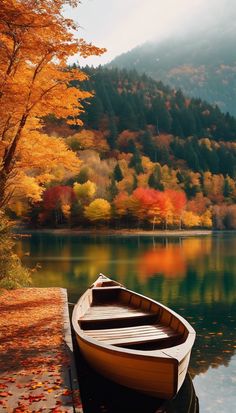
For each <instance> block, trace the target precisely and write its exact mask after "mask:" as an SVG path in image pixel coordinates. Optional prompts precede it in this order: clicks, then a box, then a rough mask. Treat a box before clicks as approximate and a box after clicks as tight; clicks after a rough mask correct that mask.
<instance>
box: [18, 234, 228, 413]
mask: <svg viewBox="0 0 236 413" xmlns="http://www.w3.org/2000/svg"><path fill="white" fill-rule="evenodd" d="M235 252H236V233H216V234H213V235H204V236H186V235H183V236H178V237H174V236H173V237H152V236H149V237H147V236H129V237H127V236H111V237H109V236H78V235H56V234H50V233H48V234H47V233H36V234H33V235H32V237H31V238H25V239H21V240H18V241H17V253H18V254H19V255H20V256H21V257H22V258H23V260H24V263H25V264H26V265H27V266H29V267H34V266H35V265H36V264H39V265H40V268H39V269H38V271H37V272H35V273H33V285H34V286H36V287H55V286H58V287H64V288H67V289H68V293H69V299H70V301H72V302H75V301H76V300H77V299H78V297H79V295H81V294H82V293H83V292H84V291H85V290H86V288H87V287H88V286H89V285H90V284H92V282H93V281H94V280H95V279H96V278H97V275H98V273H100V272H102V273H104V274H105V275H108V276H109V275H110V276H112V278H114V279H116V280H118V281H120V282H121V283H122V284H125V285H126V286H127V287H128V288H130V289H132V290H135V291H137V292H139V293H142V294H144V295H147V296H149V297H152V298H154V299H155V300H157V301H161V302H162V303H163V304H165V305H167V306H169V307H171V308H172V309H173V310H175V311H177V312H178V313H179V314H181V315H183V316H184V317H185V318H186V319H187V320H188V321H189V322H190V323H191V324H192V325H193V327H194V328H195V330H196V332H197V339H196V343H195V345H194V348H193V351H192V357H191V363H190V369H189V370H190V374H191V376H192V378H193V384H194V388H195V392H196V394H197V396H198V398H199V403H200V412H201V413H205V412H220V413H229V412H235V411H236V254H235ZM171 411H172V410H171ZM174 411H175V412H177V413H185V411H182V410H173V412H174ZM123 412H125V413H126V411H125V410H123ZM144 413H147V411H145V412H144Z"/></svg>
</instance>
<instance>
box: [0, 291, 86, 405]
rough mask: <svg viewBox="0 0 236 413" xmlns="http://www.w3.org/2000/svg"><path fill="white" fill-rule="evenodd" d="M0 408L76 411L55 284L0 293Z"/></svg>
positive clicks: (76, 396)
mask: <svg viewBox="0 0 236 413" xmlns="http://www.w3.org/2000/svg"><path fill="white" fill-rule="evenodd" d="M0 315H1V317H0V354H1V358H0V412H7V413H22V412H24V413H26V412H34V413H36V412H37V413H39V412H53V413H60V412H68V413H69V412H73V411H74V407H73V406H77V408H78V411H80V412H82V406H81V402H80V396H79V392H77V391H75V390H74V391H72V390H71V387H70V382H69V374H68V372H69V368H70V357H69V353H68V350H67V348H66V343H65V342H64V324H63V322H64V321H63V296H62V292H61V290H60V289H59V288H47V289H41V288H27V289H18V290H13V291H5V290H4V291H3V290H2V291H0Z"/></svg>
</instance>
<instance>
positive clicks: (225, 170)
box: [11, 66, 236, 229]
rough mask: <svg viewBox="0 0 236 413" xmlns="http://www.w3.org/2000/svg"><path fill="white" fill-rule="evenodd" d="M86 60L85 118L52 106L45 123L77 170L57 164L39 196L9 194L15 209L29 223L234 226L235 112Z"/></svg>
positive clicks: (190, 226) (116, 226)
mask: <svg viewBox="0 0 236 413" xmlns="http://www.w3.org/2000/svg"><path fill="white" fill-rule="evenodd" d="M74 68H76V67H75V66H74ZM83 70H84V71H85V73H86V74H87V75H88V78H87V79H86V80H85V81H83V82H82V83H81V82H80V83H79V86H80V88H81V87H82V89H83V90H84V92H88V93H92V94H93V97H89V98H87V99H86V100H85V102H84V107H85V111H84V112H83V113H82V114H81V115H80V118H82V120H83V126H82V127H81V125H76V124H74V125H73V126H70V127H68V125H66V124H65V122H64V121H63V120H61V121H58V120H56V119H55V118H54V117H53V116H49V117H47V119H46V125H45V127H44V131H46V132H47V133H49V134H51V135H54V136H55V139H58V138H57V137H60V138H63V142H64V144H66V145H67V146H68V148H70V150H71V151H72V152H74V153H75V154H76V155H77V156H78V158H79V160H80V168H79V169H80V170H79V172H78V173H73V174H68V172H64V173H63V172H62V171H61V175H60V174H59V175H60V178H59V179H58V178H56V179H54V180H53V182H51V183H50V184H48V185H46V189H45V191H44V192H43V194H42V199H41V200H40V201H39V202H38V201H37V202H31V204H30V205H29V204H28V203H24V202H23V203H22V201H19V202H15V203H14V206H13V205H12V207H11V208H12V209H13V210H14V214H16V215H18V216H23V217H24V219H25V222H27V223H29V225H33V226H36V227H40V226H60V225H69V226H82V227H87V226H90V225H110V226H111V227H114V228H120V227H134V228H137V227H143V228H150V229H151V228H162V229H164V228H165V229H166V228H198V227H200V228H215V229H226V228H228V229H234V228H235V227H236V206H235V205H234V204H235V199H236V182H235V177H236V143H235V137H236V120H235V118H233V117H232V116H230V115H229V114H223V113H222V112H221V111H220V110H219V108H218V107H217V106H212V105H209V104H208V103H206V102H203V101H201V100H200V99H189V98H186V97H185V96H184V95H183V93H182V92H181V90H177V91H176V90H172V89H170V88H169V87H166V86H164V85H163V84H162V83H161V82H156V81H154V80H152V79H150V78H148V77H147V76H146V75H143V76H140V75H138V74H137V73H136V72H135V71H131V72H128V71H126V70H121V71H119V70H117V69H113V70H111V69H107V68H102V67H100V68H97V69H94V68H89V67H86V68H85V69H83ZM72 85H73V87H77V82H76V81H73V82H72ZM177 205H178V206H177Z"/></svg>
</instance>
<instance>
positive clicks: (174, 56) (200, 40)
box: [108, 12, 236, 115]
mask: <svg viewBox="0 0 236 413" xmlns="http://www.w3.org/2000/svg"><path fill="white" fill-rule="evenodd" d="M234 14H235V12H234ZM222 20H223V21H224V22H225V25H224V26H220V27H219V24H217V22H214V24H212V25H211V27H209V28H202V29H199V30H193V32H192V33H191V34H189V33H185V34H184V33H182V34H180V33H179V34H178V35H176V36H175V37H169V38H167V39H165V40H162V41H160V42H158V41H156V42H147V43H145V44H143V45H141V46H138V47H136V48H135V49H133V50H131V51H129V52H127V53H124V54H122V55H120V56H118V57H116V58H115V59H114V60H113V61H112V62H111V63H110V64H109V65H108V67H112V68H115V67H117V68H120V69H124V68H125V69H136V70H137V71H138V72H139V73H146V74H147V75H148V76H151V77H152V78H153V79H155V80H158V81H159V80H161V81H162V82H164V83H165V84H168V85H170V86H171V87H174V88H176V89H178V88H181V89H182V90H183V92H184V93H185V94H186V95H188V96H190V97H200V98H201V99H204V100H207V101H208V102H210V103H213V104H217V105H218V106H219V107H220V109H221V110H223V111H224V112H230V113H231V114H233V115H236V50H235V36H236V23H235V21H233V22H232V24H226V22H227V16H223V17H222ZM231 21H232V18H231Z"/></svg>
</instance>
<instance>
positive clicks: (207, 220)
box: [200, 209, 212, 228]
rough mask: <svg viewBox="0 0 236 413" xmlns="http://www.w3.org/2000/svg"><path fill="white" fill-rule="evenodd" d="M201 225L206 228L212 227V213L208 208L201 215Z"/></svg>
mask: <svg viewBox="0 0 236 413" xmlns="http://www.w3.org/2000/svg"><path fill="white" fill-rule="evenodd" d="M200 219H201V226H202V227H204V228H212V213H211V211H210V209H207V210H206V212H204V214H203V215H202V216H201V217H200Z"/></svg>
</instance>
